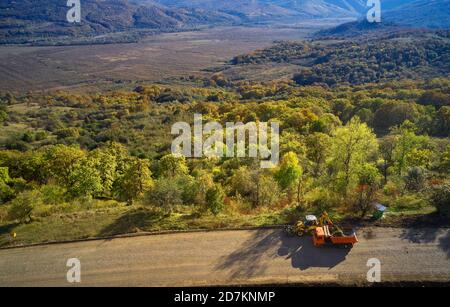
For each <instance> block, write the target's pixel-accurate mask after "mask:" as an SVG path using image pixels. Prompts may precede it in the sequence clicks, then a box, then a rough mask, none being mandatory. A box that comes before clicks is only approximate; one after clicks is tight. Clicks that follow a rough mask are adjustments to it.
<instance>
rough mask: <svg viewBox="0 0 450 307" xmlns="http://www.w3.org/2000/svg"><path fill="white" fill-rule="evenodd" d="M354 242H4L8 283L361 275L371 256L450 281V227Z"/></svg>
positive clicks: (395, 276)
mask: <svg viewBox="0 0 450 307" xmlns="http://www.w3.org/2000/svg"><path fill="white" fill-rule="evenodd" d="M358 235H359V240H360V242H359V243H358V244H357V245H356V246H355V247H354V248H353V249H352V250H350V251H349V250H344V249H335V248H329V247H328V248H321V249H317V248H315V247H313V246H312V243H311V238H309V237H305V238H288V237H285V236H284V235H283V233H282V231H281V230H274V229H265V230H249V231H247V230H245V231H218V232H204V233H203V232H201V233H178V234H166V235H153V236H139V237H133V238H117V239H112V240H97V241H87V242H77V243H66V244H55V245H43V246H34V247H27V248H15V249H7V250H0V286H74V284H70V283H68V282H67V280H66V273H67V270H68V269H69V268H67V267H66V262H67V260H68V259H69V258H78V259H79V260H80V262H81V283H80V284H77V285H81V286H203V285H236V284H246V285H249V284H286V283H360V282H364V281H365V280H366V275H367V271H368V267H367V261H368V259H370V258H378V259H379V260H380V261H381V264H382V265H381V278H382V281H384V282H391V281H440V282H443V281H445V282H448V281H450V258H449V257H450V229H431V228H429V229H398V228H376V227H375V228H363V229H359V230H358Z"/></svg>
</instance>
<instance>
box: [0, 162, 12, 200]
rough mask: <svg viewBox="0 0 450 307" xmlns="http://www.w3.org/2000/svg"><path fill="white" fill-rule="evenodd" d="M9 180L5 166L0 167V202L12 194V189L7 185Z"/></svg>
mask: <svg viewBox="0 0 450 307" xmlns="http://www.w3.org/2000/svg"><path fill="white" fill-rule="evenodd" d="M10 181H11V178H10V177H9V172H8V168H7V167H0V204H3V203H6V202H7V201H9V200H10V199H11V198H13V196H14V191H13V189H11V187H10V186H9V185H8V183H9V182H10Z"/></svg>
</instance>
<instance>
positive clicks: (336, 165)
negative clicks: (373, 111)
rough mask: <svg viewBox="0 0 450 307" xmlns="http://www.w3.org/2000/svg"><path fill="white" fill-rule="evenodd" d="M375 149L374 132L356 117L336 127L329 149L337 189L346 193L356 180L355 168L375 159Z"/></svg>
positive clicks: (376, 149) (376, 145) (376, 148)
mask: <svg viewBox="0 0 450 307" xmlns="http://www.w3.org/2000/svg"><path fill="white" fill-rule="evenodd" d="M377 151H378V143H377V139H376V136H375V134H374V133H373V132H372V130H371V129H370V128H369V127H368V126H367V125H366V124H363V123H361V122H360V120H359V119H358V118H353V119H352V120H351V121H350V122H349V123H348V124H347V125H346V126H344V127H340V128H337V129H336V130H335V131H334V133H333V137H332V141H331V151H330V158H331V159H330V163H331V166H332V168H333V170H334V182H335V183H336V185H337V189H338V190H339V191H341V192H342V193H343V194H344V195H347V192H348V188H349V186H350V185H351V184H353V183H356V181H357V170H358V169H360V168H361V167H362V166H363V165H365V164H366V163H368V162H370V161H371V160H375V159H376V155H377Z"/></svg>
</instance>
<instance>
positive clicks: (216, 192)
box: [205, 184, 225, 215]
mask: <svg viewBox="0 0 450 307" xmlns="http://www.w3.org/2000/svg"><path fill="white" fill-rule="evenodd" d="M224 199H225V193H224V191H223V188H222V186H220V185H218V184H216V185H214V186H213V187H211V188H209V189H208V190H207V191H206V195H205V202H206V205H207V207H208V209H209V210H210V211H211V212H212V213H213V214H214V215H217V214H219V213H220V212H221V211H222V210H223V208H224Z"/></svg>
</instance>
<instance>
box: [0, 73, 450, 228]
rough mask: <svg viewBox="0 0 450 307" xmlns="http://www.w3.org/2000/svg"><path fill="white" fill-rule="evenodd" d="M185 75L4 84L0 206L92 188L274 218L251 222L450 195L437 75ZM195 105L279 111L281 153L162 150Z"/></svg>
mask: <svg viewBox="0 0 450 307" xmlns="http://www.w3.org/2000/svg"><path fill="white" fill-rule="evenodd" d="M191 81H192V85H191V86H169V87H164V86H157V85H148V86H146V85H139V86H136V87H135V88H134V89H133V90H123V91H114V92H107V93H102V94H74V93H68V92H62V91H58V92H52V93H27V94H23V95H20V94H17V95H16V94H12V93H3V94H2V96H1V99H0V102H1V106H0V120H1V124H2V127H3V128H2V133H1V135H0V142H1V146H2V148H3V149H2V150H1V151H0V170H1V172H0V174H1V177H0V202H1V205H0V219H1V220H2V221H3V222H4V223H8V221H10V222H13V221H21V222H23V223H30V222H32V225H33V224H34V223H33V221H35V220H38V221H39V220H40V219H43V218H45V217H48V216H53V215H54V214H63V213H64V212H66V211H67V210H69V212H73V211H75V212H78V211H80V210H82V211H83V210H85V209H82V208H84V207H83V205H80V204H86V203H88V204H89V203H91V204H92V202H93V201H94V202H95V203H96V204H97V205H96V206H101V205H99V204H104V205H105V206H112V207H114V206H126V207H129V208H136V207H139V208H141V209H143V210H152V212H153V211H154V210H156V211H158V212H162V214H164V216H166V219H167V218H168V216H169V217H170V216H173V214H181V213H182V212H186V210H188V212H189V214H195V215H194V216H195V217H196V218H195V219H196V220H199V219H200V217H201V216H222V217H229V216H234V218H237V219H238V216H249V215H250V216H252V215H258V214H262V213H265V214H268V213H270V214H269V215H272V216H277V217H278V219H275V220H274V219H269V221H268V220H264V222H263V223H270V221H271V222H274V221H278V222H286V221H288V220H289V219H292V218H293V217H294V216H296V214H299V212H305V211H308V212H320V211H322V210H329V211H330V212H334V214H337V215H340V216H359V217H361V216H365V215H366V214H367V213H368V212H370V208H371V207H370V205H371V204H372V203H373V202H374V201H379V202H382V203H384V204H386V205H388V206H389V207H390V209H391V210H392V211H393V212H403V211H411V210H412V211H413V212H414V210H416V211H417V210H418V211H419V212H420V211H421V210H428V209H427V208H430V207H433V208H438V210H440V212H446V210H447V209H448V207H449V204H450V201H449V199H450V198H449V197H450V185H449V184H450V182H449V179H450V178H449V173H450V140H449V133H450V103H449V102H450V99H449V96H450V80H449V79H448V78H438V79H432V80H429V81H402V82H392V83H383V84H366V85H364V86H340V87H336V88H328V87H322V86H298V85H297V84H295V83H294V82H271V83H250V82H242V81H241V82H230V81H227V80H224V79H223V77H222V76H221V75H220V73H219V74H217V75H215V76H213V77H212V78H211V79H192V80H191ZM194 84H197V86H194ZM194 113H202V114H203V116H204V120H216V121H219V122H221V123H225V122H230V121H231V122H238V121H242V122H249V121H256V122H257V121H264V122H267V121H277V122H279V124H280V128H281V139H280V149H281V157H282V159H281V162H280V164H279V165H278V166H277V167H276V168H274V169H269V170H264V169H260V168H259V164H258V163H256V162H257V161H255V160H254V159H250V158H248V159H237V158H222V159H213V158H204V159H184V158H179V157H175V156H173V155H171V154H170V144H171V140H172V137H173V136H172V135H171V134H170V127H171V125H172V124H173V123H175V122H177V121H187V122H192V120H193V114H194ZM89 208H91V207H89ZM91 209H92V208H91ZM180 212H181V213H180ZM275 213H276V214H275ZM189 216H190V215H189ZM163 220H164V219H163ZM244 224H246V222H244ZM220 225H221V226H226V225H227V222H224V224H220ZM220 225H215V226H214V227H219V226H220ZM172 226H173V225H172ZM141 227H143V228H146V227H147V228H148V226H141ZM165 227H170V226H167V225H166V226H165ZM200 227H201V226H200ZM122 231H123V230H122ZM127 231H132V230H130V229H128V228H127Z"/></svg>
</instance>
